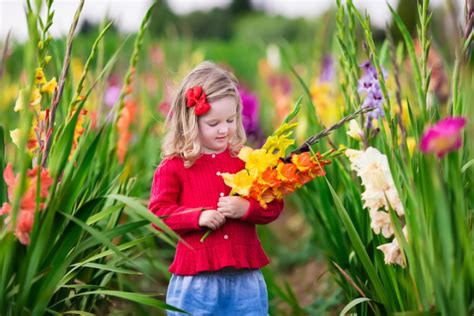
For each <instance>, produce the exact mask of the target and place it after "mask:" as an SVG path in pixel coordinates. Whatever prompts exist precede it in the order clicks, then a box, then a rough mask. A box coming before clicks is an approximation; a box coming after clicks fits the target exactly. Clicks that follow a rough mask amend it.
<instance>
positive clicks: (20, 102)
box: [13, 90, 25, 112]
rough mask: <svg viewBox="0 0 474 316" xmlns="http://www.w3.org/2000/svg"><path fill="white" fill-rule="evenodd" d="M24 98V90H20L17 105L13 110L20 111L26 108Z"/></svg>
mask: <svg viewBox="0 0 474 316" xmlns="http://www.w3.org/2000/svg"><path fill="white" fill-rule="evenodd" d="M23 98H24V95H23V90H20V91H18V98H17V99H16V102H15V107H14V108H13V111H15V112H18V111H21V110H23V109H24V108H25V106H24V100H23Z"/></svg>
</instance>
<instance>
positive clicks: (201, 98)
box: [186, 86, 211, 116]
mask: <svg viewBox="0 0 474 316" xmlns="http://www.w3.org/2000/svg"><path fill="white" fill-rule="evenodd" d="M186 106H187V107H188V108H190V107H193V106H194V113H196V115H197V116H200V115H203V114H206V113H207V111H209V110H210V109H211V106H210V105H209V103H208V102H207V99H206V94H205V93H204V91H202V87H201V86H195V87H192V88H190V89H188V91H186Z"/></svg>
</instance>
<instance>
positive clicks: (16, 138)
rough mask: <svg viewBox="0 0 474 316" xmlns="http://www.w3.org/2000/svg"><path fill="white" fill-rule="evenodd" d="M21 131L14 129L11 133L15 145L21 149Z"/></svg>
mask: <svg viewBox="0 0 474 316" xmlns="http://www.w3.org/2000/svg"><path fill="white" fill-rule="evenodd" d="M20 133H21V132H20V129H19V128H17V129H14V130H12V131H10V137H11V139H12V142H13V144H15V145H16V146H17V147H20Z"/></svg>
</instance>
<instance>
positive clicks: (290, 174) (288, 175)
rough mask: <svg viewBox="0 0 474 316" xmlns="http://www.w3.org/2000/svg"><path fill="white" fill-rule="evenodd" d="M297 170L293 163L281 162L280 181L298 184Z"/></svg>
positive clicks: (278, 168) (279, 167)
mask: <svg viewBox="0 0 474 316" xmlns="http://www.w3.org/2000/svg"><path fill="white" fill-rule="evenodd" d="M297 170H298V169H297V168H296V166H295V165H294V164H292V163H283V162H279V163H278V166H277V173H278V179H280V180H282V181H285V182H296V181H298V175H297V174H296V171H297Z"/></svg>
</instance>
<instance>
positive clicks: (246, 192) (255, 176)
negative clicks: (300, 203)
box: [221, 123, 331, 208]
mask: <svg viewBox="0 0 474 316" xmlns="http://www.w3.org/2000/svg"><path fill="white" fill-rule="evenodd" d="M297 125H298V124H297V123H291V124H288V123H284V124H282V125H281V126H280V128H278V129H277V130H276V131H275V132H274V133H273V134H272V135H271V136H270V137H268V139H267V141H266V142H265V144H264V145H263V147H262V148H260V149H255V150H254V149H251V148H249V147H243V148H242V149H241V150H240V152H239V155H238V157H239V158H240V159H241V160H243V161H244V162H245V168H244V169H242V170H241V171H239V172H237V173H235V174H230V173H222V174H221V176H222V177H223V178H224V182H225V184H226V185H228V186H229V187H231V188H232V190H231V193H230V194H231V195H235V194H237V195H240V196H242V197H251V198H254V199H256V200H257V201H259V202H260V205H261V206H262V207H263V208H266V207H267V203H270V202H271V201H273V200H275V199H281V198H283V196H284V195H287V194H290V193H292V192H294V191H295V190H297V189H299V188H301V187H302V186H303V185H304V184H305V183H307V182H309V181H311V180H313V179H314V178H316V177H318V176H323V175H325V174H326V173H325V171H324V166H325V165H328V164H330V163H331V161H330V160H327V159H324V157H325V155H321V154H320V153H319V152H317V153H315V154H313V155H311V154H310V153H309V152H302V153H299V154H295V153H292V154H291V156H290V161H289V162H287V161H286V160H285V159H284V157H285V153H286V150H287V149H288V147H289V146H291V145H293V144H294V143H295V140H294V139H291V138H290V137H291V135H292V134H293V130H294V128H295V127H296V126H297Z"/></svg>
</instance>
